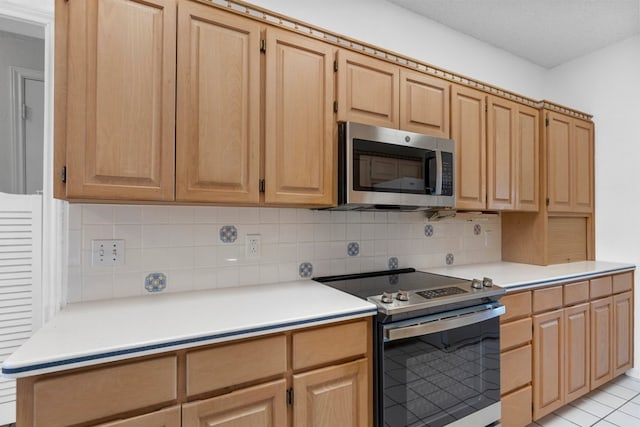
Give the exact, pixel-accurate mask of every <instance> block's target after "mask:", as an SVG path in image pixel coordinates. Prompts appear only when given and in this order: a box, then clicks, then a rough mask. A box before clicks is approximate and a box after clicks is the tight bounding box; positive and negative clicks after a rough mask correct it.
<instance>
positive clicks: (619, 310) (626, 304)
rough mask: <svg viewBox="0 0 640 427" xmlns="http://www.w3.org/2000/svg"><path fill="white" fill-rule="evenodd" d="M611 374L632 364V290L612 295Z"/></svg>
mask: <svg viewBox="0 0 640 427" xmlns="http://www.w3.org/2000/svg"><path fill="white" fill-rule="evenodd" d="M613 330H614V334H613V343H614V345H613V350H614V353H613V376H614V377H615V376H618V375H620V374H622V373H624V372H625V371H627V370H629V369H631V367H632V366H633V292H625V293H623V294H620V295H614V296H613Z"/></svg>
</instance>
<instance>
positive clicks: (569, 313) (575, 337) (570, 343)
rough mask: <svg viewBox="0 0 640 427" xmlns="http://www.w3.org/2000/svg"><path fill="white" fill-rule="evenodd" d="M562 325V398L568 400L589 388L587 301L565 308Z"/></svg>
mask: <svg viewBox="0 0 640 427" xmlns="http://www.w3.org/2000/svg"><path fill="white" fill-rule="evenodd" d="M564 325H565V333H564V336H565V341H564V378H565V381H564V384H565V388H564V389H565V396H564V400H565V402H570V401H572V400H575V399H577V398H579V397H580V396H582V395H584V394H586V393H588V392H589V390H590V388H589V386H590V384H589V377H590V376H589V371H590V369H591V358H590V356H591V337H590V336H589V329H590V327H589V303H585V304H579V305H576V306H573V307H568V308H565V309H564Z"/></svg>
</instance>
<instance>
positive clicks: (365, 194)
mask: <svg viewBox="0 0 640 427" xmlns="http://www.w3.org/2000/svg"><path fill="white" fill-rule="evenodd" d="M454 146H455V144H454V142H453V140H450V139H444V138H437V137H433V136H429V135H422V134H418V133H413V132H407V131H403V130H398V129H389V128H383V127H376V126H369V125H364V124H360V123H354V122H339V123H338V207H337V208H335V209H336V210H405V211H412V210H424V209H429V208H442V207H454V206H455V193H454V189H455V185H454V177H455V165H454V158H455V156H454Z"/></svg>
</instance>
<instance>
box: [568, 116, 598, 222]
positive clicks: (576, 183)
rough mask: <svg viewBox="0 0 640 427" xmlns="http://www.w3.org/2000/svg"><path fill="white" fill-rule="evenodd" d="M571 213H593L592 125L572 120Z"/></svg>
mask: <svg viewBox="0 0 640 427" xmlns="http://www.w3.org/2000/svg"><path fill="white" fill-rule="evenodd" d="M573 147H574V149H573V176H572V179H573V195H574V197H573V209H572V210H573V211H574V212H587V213H589V212H592V211H593V168H594V165H593V123H590V122H585V121H582V120H577V119H573Z"/></svg>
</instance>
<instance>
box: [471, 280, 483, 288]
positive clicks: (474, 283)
mask: <svg viewBox="0 0 640 427" xmlns="http://www.w3.org/2000/svg"><path fill="white" fill-rule="evenodd" d="M471 287H472V288H473V289H482V280H480V279H473V280H472V281H471Z"/></svg>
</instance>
